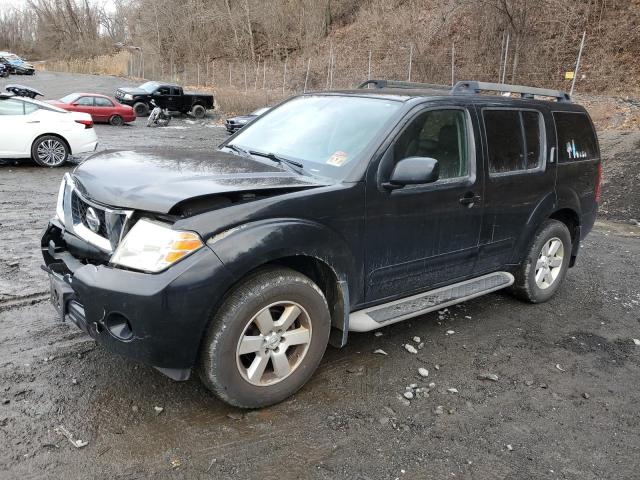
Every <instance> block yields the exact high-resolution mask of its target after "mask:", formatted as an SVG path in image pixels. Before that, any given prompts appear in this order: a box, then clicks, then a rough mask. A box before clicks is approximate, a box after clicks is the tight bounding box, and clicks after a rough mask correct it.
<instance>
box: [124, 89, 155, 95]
mask: <svg viewBox="0 0 640 480" xmlns="http://www.w3.org/2000/svg"><path fill="white" fill-rule="evenodd" d="M118 91H119V92H122V93H128V94H130V95H150V94H149V92H147V91H146V90H143V89H142V88H138V87H120V88H119V89H118Z"/></svg>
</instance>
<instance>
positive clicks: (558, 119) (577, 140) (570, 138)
mask: <svg viewBox="0 0 640 480" xmlns="http://www.w3.org/2000/svg"><path fill="white" fill-rule="evenodd" d="M553 118H554V121H555V123H556V134H557V135H558V160H559V161H560V162H575V161H578V160H589V159H593V158H597V157H598V143H597V141H596V134H595V132H594V131H593V126H592V125H591V121H590V120H589V117H588V116H587V115H586V114H585V113H574V112H553Z"/></svg>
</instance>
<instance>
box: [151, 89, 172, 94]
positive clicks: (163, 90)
mask: <svg viewBox="0 0 640 480" xmlns="http://www.w3.org/2000/svg"><path fill="white" fill-rule="evenodd" d="M155 94H156V95H171V89H170V88H169V87H160V88H159V89H158V90H156V93H155Z"/></svg>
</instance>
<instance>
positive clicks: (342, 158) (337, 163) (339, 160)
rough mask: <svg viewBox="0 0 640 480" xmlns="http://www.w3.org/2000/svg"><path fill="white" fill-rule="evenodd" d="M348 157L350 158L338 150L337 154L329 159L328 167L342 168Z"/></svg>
mask: <svg viewBox="0 0 640 480" xmlns="http://www.w3.org/2000/svg"><path fill="white" fill-rule="evenodd" d="M348 157H349V156H348V155H347V154H346V153H345V152H341V151H340V150H338V151H337V152H335V153H334V154H333V155H331V156H330V157H329V160H327V165H333V166H334V167H341V166H342V165H344V164H345V163H346V161H347V158H348Z"/></svg>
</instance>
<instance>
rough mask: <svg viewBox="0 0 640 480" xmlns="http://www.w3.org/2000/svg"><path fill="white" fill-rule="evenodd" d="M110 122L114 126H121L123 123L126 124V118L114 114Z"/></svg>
mask: <svg viewBox="0 0 640 480" xmlns="http://www.w3.org/2000/svg"><path fill="white" fill-rule="evenodd" d="M109 123H110V124H111V125H113V126H114V127H121V126H122V125H124V119H123V118H122V117H121V116H120V115H113V116H112V117H111V118H110V119H109Z"/></svg>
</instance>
